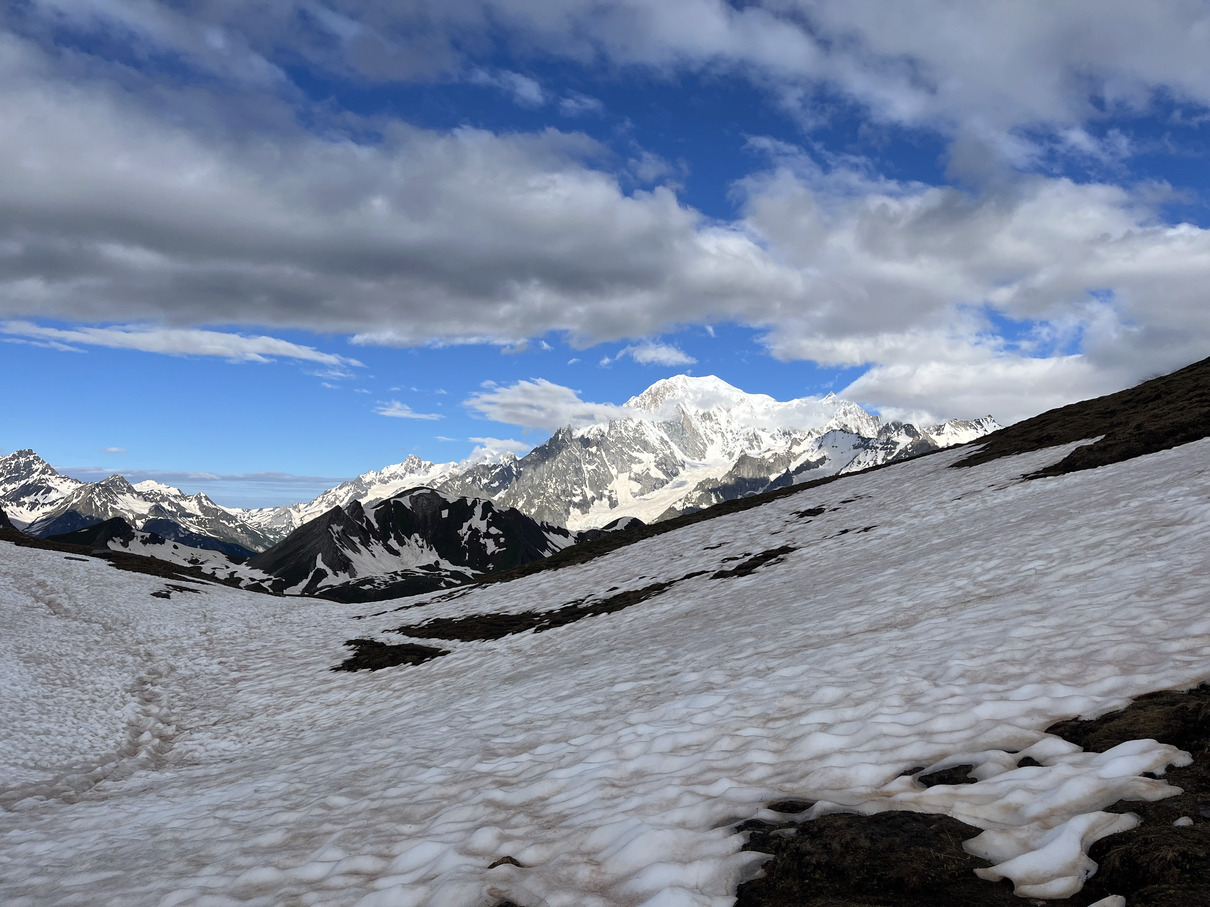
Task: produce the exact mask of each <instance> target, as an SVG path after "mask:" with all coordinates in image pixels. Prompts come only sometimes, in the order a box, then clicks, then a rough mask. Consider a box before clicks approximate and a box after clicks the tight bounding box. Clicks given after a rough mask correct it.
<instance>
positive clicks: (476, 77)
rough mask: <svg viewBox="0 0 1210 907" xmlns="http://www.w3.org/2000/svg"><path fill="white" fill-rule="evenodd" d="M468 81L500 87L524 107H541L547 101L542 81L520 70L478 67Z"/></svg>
mask: <svg viewBox="0 0 1210 907" xmlns="http://www.w3.org/2000/svg"><path fill="white" fill-rule="evenodd" d="M467 81H469V82H471V83H473V84H475V85H487V86H491V87H493V88H498V89H500V90H501V91H503V92H505V93H506V94H509V95H511V96H512V99H513V101H515V102H516V103H517V104H519V105H520V106H522V107H541V106H542V105H543V104H545V103H546V92H544V91H543V90H542V85H541V83H539V82H538V80H537V79H533V78H530V77H529V76H527V75H523V74H521V73H519V72H510V71H508V70H496V71H493V72H489V71H487V70H485V69H476V70H473V71H472V72H471V74H470V75H469V76H468V77H467Z"/></svg>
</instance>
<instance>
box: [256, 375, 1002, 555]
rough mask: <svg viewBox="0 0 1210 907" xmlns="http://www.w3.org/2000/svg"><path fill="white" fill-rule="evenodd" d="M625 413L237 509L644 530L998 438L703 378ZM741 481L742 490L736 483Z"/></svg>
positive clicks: (669, 388)
mask: <svg viewBox="0 0 1210 907" xmlns="http://www.w3.org/2000/svg"><path fill="white" fill-rule="evenodd" d="M625 408H626V409H627V410H628V411H629V413H630V414H629V415H628V416H626V417H624V418H619V419H614V420H611V421H609V422H605V423H601V424H598V425H592V426H588V427H586V428H572V427H570V426H567V427H564V428H561V429H559V430H558V431H557V432H555V434H554V435H553V436H552V437H551V438H550V439H549V440H547V441H546V442H545V443H544V444H542V445H540V446H539V447H537V448H535V449H534V450H532V451H531V452H530V453H528V454H526V455H525V456H524V457H522V458H520V459H517V458H516V457H514V456H512V455H511V454H504V455H503V456H502V457H501V458H499V459H497V460H488V461H484V460H478V461H475V462H472V463H442V464H437V463H431V462H428V461H426V460H422V459H420V458H418V457H415V456H410V457H408V458H407V459H406V460H404V461H403V462H402V463H398V464H395V465H393V466H388V467H386V468H385V469H383V470H381V471H376V472H367V473H364V474H363V475H361V476H358V477H357V478H356V479H353V480H351V481H349V482H345V483H343V484H341V485H338V486H337V487H335V488H333V489H330V490H329V491H326V492H324V493H323V494H322V495H320V496H319V497H317V498H316V499H315V500H313V501H310V502H308V503H306V504H294V505H291V506H289V507H279V508H272V509H264V510H257V511H245V512H243V513H242V514H241V516H243V518H244V519H246V520H248V521H249V522H250V523H252V524H253V525H255V526H256V527H257V528H259V529H261V530H262V531H264V532H266V533H269V534H272V533H274V532H281V531H283V530H284V531H290V530H292V529H295V528H297V527H298V526H301V525H302V524H303V523H304V522H306V521H307V520H309V519H313V518H314V517H316V516H318V515H320V514H322V513H326V512H327V511H328V510H330V509H331V508H332V507H344V506H346V505H347V504H349V503H351V502H352V501H360V502H361V503H362V504H372V503H374V502H376V501H379V500H382V499H384V498H387V497H389V496H390V495H392V494H395V493H396V492H398V491H400V490H402V489H404V488H409V487H413V486H417V485H426V486H428V487H431V488H436V489H440V490H441V491H444V492H446V493H447V494H451V495H458V496H466V497H474V498H484V499H487V500H491V501H495V502H496V503H497V504H498V505H500V506H502V507H514V508H516V509H517V510H520V511H521V512H522V513H525V514H528V515H529V516H531V517H533V518H534V519H536V520H540V521H542V522H546V523H551V524H553V525H559V526H566V527H568V528H569V529H572V530H581V529H587V528H593V527H600V526H604V525H606V524H607V523H610V522H612V521H613V520H616V519H618V518H619V517H623V516H633V517H638V518H640V519H642V520H643V521H645V522H651V521H654V520H658V519H660V518H663V517H668V516H672V515H675V514H677V513H681V512H687V511H692V510H697V509H701V508H703V507H707V506H710V505H711V504H714V503H718V502H719V501H723V500H731V499H733V498H736V497H743V496H746V495H749V494H755V493H757V492H759V491H763V490H766V489H769V488H776V487H780V486H782V485H788V484H795V483H797V482H803V481H808V480H810V479H814V478H822V477H824V476H827V475H833V474H836V473H844V472H855V471H857V470H860V469H865V468H867V467H870V466H877V465H880V464H882V463H886V462H890V461H893V460H899V459H904V458H906V457H910V456H916V455H918V454H921V453H926V452H928V451H930V450H937V449H940V448H942V447H949V446H952V445H955V444H963V443H966V442H968V441H972V440H974V439H976V438H979V437H982V436H983V435H985V434H988V433H989V432H992V431H994V430H996V429H997V428H999V425H997V424H996V422H995V420H994V419H992V418H991V417H990V416H987V417H984V418H982V419H978V420H974V421H966V420H958V419H955V420H951V421H949V422H945V423H942V424H940V425H932V426H927V427H923V428H917V427H916V426H913V425H910V424H906V423H901V422H884V421H883V420H882V419H880V418H879V417H878V416H876V415H873V414H872V413H869V412H867V411H866V410H864V409H862V408H861V407H860V406H858V405H857V404H855V403H851V402H849V401H846V400H842V399H841V398H839V397H837V396H835V395H834V394H828V395H827V396H826V397H822V398H816V397H804V398H801V399H797V400H790V401H788V402H779V401H777V400H775V399H773V398H772V397H770V396H767V395H765V394H749V393H745V392H744V391H742V390H740V389H739V388H736V387H733V386H732V385H730V384H727V383H726V382H725V381H722V380H721V379H719V378H716V377H713V376H707V377H700V378H694V377H689V376H686V375H678V376H675V377H673V378H667V379H664V380H662V381H657V382H656V383H655V384H653V385H652V386H651V387H649V388H647V390H645V391H643V392H642V393H641V394H638V395H637V396H634V397H631V398H630V399H629V400H628V401H627V402H626V404H625ZM737 479H742V481H736V480H737Z"/></svg>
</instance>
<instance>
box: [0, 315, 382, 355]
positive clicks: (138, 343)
mask: <svg viewBox="0 0 1210 907" xmlns="http://www.w3.org/2000/svg"><path fill="white" fill-rule="evenodd" d="M0 333H4V334H11V335H16V336H17V337H23V338H35V340H37V341H39V342H44V343H46V344H47V345H51V346H52V348H54V349H61V348H66V349H69V350H72V351H76V348H75V347H72V346H71V344H80V345H84V346H102V347H109V348H111V349H123V350H140V351H142V352H145V353H165V354H169V355H176V356H219V357H222V358H224V359H231V360H234V361H240V362H271V361H273V360H274V359H298V360H302V361H306V362H319V363H322V364H324V365H332V366H360V365H361V363H360V362H358V361H357V360H356V359H347V358H345V357H344V356H338V355H336V354H334V353H324V352H321V351H319V350H317V349H315V348H313V347H309V346H302V345H300V344H297V343H291V342H290V341H288V340H280V339H278V338H276V337H263V336H253V337H247V336H244V335H242V334H229V333H223V332H221V331H205V330H198V329H193V328H147V327H137V326H134V327H132V326H125V327H104V328H98V327H77V328H71V329H63V328H51V327H45V326H43V325H38V324H33V323H31V322H28V321H5V322H0Z"/></svg>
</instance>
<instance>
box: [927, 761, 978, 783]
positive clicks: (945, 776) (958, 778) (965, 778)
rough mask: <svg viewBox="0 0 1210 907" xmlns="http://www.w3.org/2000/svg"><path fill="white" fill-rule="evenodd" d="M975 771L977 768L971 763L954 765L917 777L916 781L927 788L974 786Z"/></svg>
mask: <svg viewBox="0 0 1210 907" xmlns="http://www.w3.org/2000/svg"><path fill="white" fill-rule="evenodd" d="M974 770H975V767H974V766H973V765H971V764H970V763H966V764H964V765H953V766H950V767H949V768H943V769H939V770H938V771H935V772H929V773H928V774H926V775H917V776H916V780H917V781H918V782H919V783H921V784H923V785H924V786H925V787H935V786H936V785H938V784H974V783H975V780H976V779H975V778H973V777H972V776H971V772H973V771H974Z"/></svg>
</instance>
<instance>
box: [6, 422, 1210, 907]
mask: <svg viewBox="0 0 1210 907" xmlns="http://www.w3.org/2000/svg"><path fill="white" fill-rule="evenodd" d="M1067 449H1069V448H1067ZM1067 449H1056V450H1051V451H1044V452H1041V453H1038V454H1031V455H1027V456H1023V457H1017V458H1014V459H1008V460H1000V461H996V462H994V463H991V464H988V465H986V466H983V467H978V468H975V469H963V470H949V469H946V468H945V467H946V466H947V465H948V464H949V463H951V462H953V461H954V460H956V459H958V458H960V457H961V456H963V455H964V454H965V452H963V451H955V452H944V453H941V454H937V455H934V456H931V457H928V458H925V459H922V460H917V461H912V462H908V463H904V464H900V465H898V466H895V467H891V468H888V469H884V470H880V471H878V472H876V473H872V474H867V475H864V476H861V477H856V478H853V479H849V480H845V481H841V482H836V483H832V484H830V485H826V486H822V487H820V488H816V489H810V490H807V491H805V492H803V493H801V494H797V495H791V496H788V497H785V498H782V499H779V500H778V501H776V502H774V503H771V504H768V505H765V506H763V507H760V508H758V509H756V510H752V511H748V512H746V513H740V514H734V515H731V516H727V517H721V518H718V519H714V520H708V521H704V522H701V523H697V524H695V525H693V526H690V527H687V528H685V529H682V530H680V531H678V532H677V533H676V534H675V535H670V536H663V537H659V538H654V539H650V540H648V541H645V542H642V543H639V544H636V545H633V546H630V547H628V548H624V549H622V550H620V551H618V552H615V553H614V554H612V555H610V556H607V557H603V558H599V559H597V560H594V561H591V562H588V563H585V564H581V565H578V566H575V567H569V568H565V569H563V570H559V571H548V572H543V573H538V574H535V575H533V576H530V577H527V578H525V579H522V580H518V581H514V582H512V583H509V584H505V585H495V586H488V587H485V588H482V589H475V590H471V591H469V592H467V593H465V594H458V595H456V596H451V595H449V594H448V593H446V594H444V595H441V594H437V595H433V596H429V597H427V598H423V599H408V600H406V602H404V603H402V604H403V606H404V607H406V610H400V611H398V612H391V611H389V610H387V611H386V613H377V612H383V611H384V608H386V609H389V607H390V603H377V604H375V605H374V606H364V605H363V606H343V605H337V604H333V603H328V602H300V601H298V600H296V599H283V598H277V597H272V596H257V595H254V594H251V593H245V592H241V591H239V590H233V589H228V588H224V587H218V586H206V585H203V584H196V585H197V588H198V589H199V590H201V591H200V592H199V593H197V594H190V595H174V596H173V597H172V598H171V599H170V600H164V599H162V598H155V597H152V595H151V593H152V592H154V591H157V590H159V589H161V588H162V585H163V583H162V581H158V580H156V579H154V578H150V577H146V576H141V575H135V574H126V573H121V572H118V571H115V570H113V569H112V568H110V567H109V566H107V565H105V564H103V563H100V562H88V563H83V562H79V561H75V560H68V559H64V558H63V556H61V555H59V554H56V553H53V552H45V551H38V550H33V549H23V548H15V547H13V546H11V545H8V544H0V727H3V729H4V730H3V737H0V778H3V782H0V784H2V786H0V806H2V807H3V812H0V867H2V868H0V878H2V879H3V881H2V883H0V885H2V887H0V894H2V895H3V898H4V900H5V901H6V903H42V902H46V901H50V900H54V901H71V902H77V903H85V902H87V903H96V902H125V903H134V902H138V903H157V902H158V903H162V904H180V903H192V902H196V901H200V900H204V899H207V898H212V899H213V901H212V902H213V903H220V902H221V903H226V902H228V901H229V900H239V901H241V902H244V903H249V904H266V905H268V904H277V903H282V902H295V903H302V904H310V903H320V902H323V903H349V904H362V905H374V904H390V905H409V904H414V905H458V907H465V905H492V904H495V903H497V902H498V901H500V900H505V899H508V900H512V901H515V902H517V903H521V904H525V905H529V907H536V905H547V907H559V905H577V907H580V905H583V907H593V905H602V907H603V905H642V904H646V905H649V907H655V905H715V907H723V905H730V904H731V903H732V899H733V895H734V890H735V886H736V884H737V883H738V882H739V881H741V880H742V879H744V878H747V877H750V876H751V875H752V874H753V873H754V872H755V871H756V870H757V864H758V862H759V860H760V857H758V856H755V855H753V854H751V853H743V852H741V851H740V846H741V838H740V836H738V835H736V834H734V833H733V831H732V829H733V827H734V825H735V824H736V823H737V822H739V821H741V820H743V819H746V818H749V817H752V816H759V815H762V808H763V804H765V803H767V802H769V801H770V800H772V799H775V798H784V797H795V798H804V799H812V800H817V801H818V802H819V805H817V806H816V807H814V809H816V810H817V811H819V810H826V809H839V808H843V809H849V810H859V811H866V812H872V811H878V810H884V809H889V808H906V809H916V810H927V811H943V812H946V813H949V814H951V815H954V816H956V817H958V818H960V819H963V820H964V821H967V822H970V823H972V824H973V825H976V826H978V827H980V828H983V829H985V831H984V832H983V833H982V834H981V835H979V836H978V837H977V838H975V839H974V841H973V842H971V843H970V845H969V846H970V847H971V848H972V850H975V851H976V852H979V853H981V854H984V855H986V856H987V857H988V858H989V859H990V860H992V861H994V862H995V863H996V866H995V867H994V869H990V870H987V871H985V874H986V875H988V876H989V877H998V876H1006V877H1009V878H1011V879H1013V880H1014V881H1015V883H1016V884H1017V886H1018V891H1019V892H1020V893H1022V894H1030V895H1032V896H1037V897H1058V896H1062V894H1063V893H1065V892H1070V891H1072V890H1074V889H1075V888H1076V887H1078V886H1079V884H1080V883H1081V880H1082V879H1083V878H1084V876H1086V875H1087V873H1088V871H1089V870H1090V868H1091V867H1090V866H1089V865H1088V860H1087V857H1086V856H1085V855H1084V850H1085V849H1086V847H1087V844H1088V843H1089V842H1090V841H1092V840H1093V839H1095V838H1097V837H1099V836H1101V835H1104V834H1107V833H1109V832H1111V831H1112V830H1114V829H1115V828H1118V827H1121V826H1123V825H1124V824H1126V823H1129V822H1130V821H1132V819H1130V818H1129V817H1123V816H1120V815H1116V814H1110V813H1106V812H1103V811H1102V810H1103V809H1104V807H1105V806H1107V805H1109V804H1110V803H1112V802H1114V801H1116V800H1117V799H1120V798H1122V797H1140V798H1158V797H1162V796H1165V795H1166V794H1168V793H1169V792H1170V789H1169V788H1168V786H1167V785H1166V784H1165V782H1164V781H1163V780H1162V778H1161V779H1155V778H1149V777H1145V775H1144V773H1146V772H1161V771H1162V770H1163V768H1164V766H1165V765H1167V764H1170V763H1172V762H1179V761H1181V760H1182V759H1183V758H1185V757H1184V756H1183V755H1182V754H1180V753H1179V752H1178V751H1175V750H1173V749H1172V748H1171V747H1166V746H1161V745H1159V744H1157V743H1155V742H1154V741H1134V742H1131V743H1127V744H1125V745H1123V746H1120V747H1118V748H1116V749H1114V750H1110V751H1109V752H1107V753H1103V754H1089V753H1082V752H1079V751H1077V750H1076V749H1075V747H1073V746H1072V745H1071V744H1068V743H1066V742H1065V741H1062V740H1059V739H1058V738H1054V737H1048V736H1047V735H1046V734H1045V733H1044V732H1043V728H1045V727H1047V726H1048V725H1049V724H1050V723H1051V722H1053V721H1054V720H1056V719H1060V718H1064V717H1069V716H1072V715H1076V714H1086V715H1088V714H1095V713H1100V712H1103V711H1106V710H1108V709H1111V708H1114V707H1118V706H1120V705H1122V704H1124V703H1125V702H1126V700H1127V699H1128V698H1129V697H1132V696H1135V695H1138V694H1140V693H1143V692H1146V691H1149V690H1155V689H1164V688H1183V687H1186V686H1190V685H1193V684H1195V683H1197V682H1198V681H1200V680H1202V679H1205V678H1206V677H1207V676H1208V674H1210V615H1208V614H1207V611H1206V607H1205V605H1206V592H1207V585H1206V578H1205V563H1204V560H1205V552H1206V551H1207V550H1210V471H1208V470H1207V468H1206V464H1207V462H1208V461H1210V441H1201V442H1198V443H1196V444H1193V445H1188V446H1185V447H1182V448H1179V449H1177V450H1173V451H1168V452H1164V453H1160V454H1155V455H1152V456H1150V457H1146V458H1143V459H1139V460H1134V461H1130V462H1127V463H1121V464H1117V465H1114V466H1110V467H1103V468H1101V469H1096V470H1091V471H1087V472H1082V473H1076V474H1073V475H1068V476H1063V477H1059V478H1054V479H1045V480H1038V481H1032V482H1023V481H1019V480H1018V479H1017V477H1018V476H1020V475H1021V474H1022V473H1026V472H1029V471H1032V470H1034V469H1037V468H1039V467H1041V466H1042V465H1044V464H1046V463H1049V462H1053V461H1055V460H1057V459H1059V458H1060V457H1061V456H1062V455H1063V454H1064V453H1065V452H1066V450H1067ZM817 507H822V508H824V511H823V512H822V513H819V512H816V511H814V509H813V508H817ZM782 547H785V548H787V549H790V550H787V551H786V552H784V553H782V554H781V556H780V557H774V558H767V559H765V560H764V561H763V563H762V564H761V565H760V566H759V567H757V568H756V569H755V571H754V572H751V573H750V574H747V575H743V574H742V572H739V571H737V572H734V573H733V575H730V576H726V577H723V578H716V577H715V576H714V575H713V574H714V573H722V572H724V571H725V570H727V569H728V568H729V567H734V566H735V565H736V564H739V563H743V562H744V561H745V560H749V559H754V555H757V554H760V553H762V552H767V551H770V550H771V549H774V548H782ZM699 571H704V572H702V573H699ZM693 574H698V575H693ZM669 581H675V582H673V583H672V585H671V586H670V587H669V588H668V589H667V590H666V591H664V592H663V593H662V594H659V595H656V596H655V597H652V598H649V599H647V600H646V601H643V602H642V603H640V604H638V605H635V606H633V607H630V608H628V609H626V610H623V611H618V612H616V613H612V614H601V615H597V616H595V617H590V618H587V619H584V620H581V621H579V622H577V623H574V624H570V625H567V626H564V627H560V628H557V629H552V630H550V631H548V632H545V633H537V634H536V633H532V632H529V633H522V634H518V635H514V636H508V637H505V638H503V639H498V640H494V641H471V642H457V641H454V642H450V643H446V642H442V643H441V645H442V647H443V648H448V649H450V650H451V654H449V655H447V656H445V657H442V658H437V659H435V660H433V661H430V662H427V663H425V664H423V665H419V666H401V667H396V668H391V669H386V670H382V671H378V672H374V673H367V672H362V673H356V674H350V673H334V672H331V671H329V670H328V669H329V668H330V667H332V666H333V665H335V664H337V663H339V662H340V661H341V660H342V659H343V658H344V657H345V655H346V654H347V650H346V649H345V647H344V646H343V645H342V643H343V641H344V640H346V639H349V638H352V637H372V638H377V639H380V640H382V641H386V642H399V641H402V640H403V637H401V636H399V634H396V633H392V632H390V631H391V630H392V629H393V628H397V627H399V626H401V625H404V624H408V625H415V624H420V623H422V622H423V621H425V620H429V619H431V618H433V617H439V616H440V617H455V616H459V615H470V614H481V613H497V612H511V613H520V612H523V611H528V610H533V609H540V610H552V609H555V608H558V607H560V606H562V605H564V604H566V603H567V602H569V601H571V600H573V599H582V598H583V597H584V596H589V598H590V601H591V600H596V599H601V598H604V597H606V596H607V595H612V594H615V591H616V589H618V588H620V589H622V590H626V589H640V588H644V587H648V586H651V585H653V584H656V583H660V582H669ZM606 590H608V592H607V591H606ZM366 614H373V615H374V616H369V617H365V618H364V619H362V620H356V621H354V620H350V617H352V616H355V615H366ZM1024 755H1030V756H1032V757H1033V758H1034V759H1035V760H1037V761H1038V762H1039V763H1041V764H1040V765H1038V766H1031V767H1021V768H1018V767H1017V762H1018V761H1019V760H1020V759H1021V758H1022V757H1023V756H1024ZM965 762H970V763H974V764H976V765H977V766H978V768H977V770H976V776H977V777H978V778H979V780H978V782H977V783H975V784H969V785H961V786H944V785H937V786H934V787H932V788H928V789H924V788H922V787H921V786H919V785H918V784H916V783H915V782H913V781H912V779H910V778H905V777H901V773H902V772H903V771H904V770H905V769H906V768H908V767H911V766H918V765H939V766H941V765H945V764H951V765H952V764H957V763H965ZM505 857H508V858H511V859H510V860H509V861H504V862H501V860H502V858H505Z"/></svg>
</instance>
